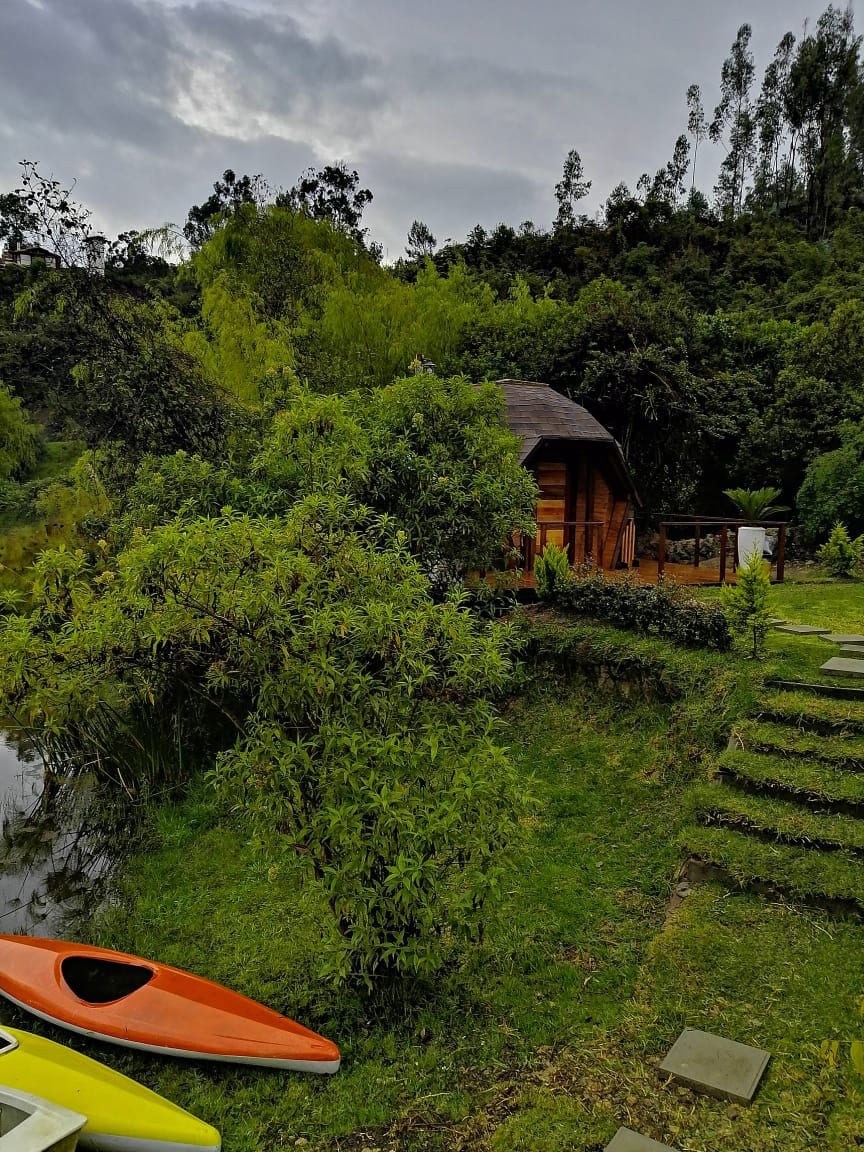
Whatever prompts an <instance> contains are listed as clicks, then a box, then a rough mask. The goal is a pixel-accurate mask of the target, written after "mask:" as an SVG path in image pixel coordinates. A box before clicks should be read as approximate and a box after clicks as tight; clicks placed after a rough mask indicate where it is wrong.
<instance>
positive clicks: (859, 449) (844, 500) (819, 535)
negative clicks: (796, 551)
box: [796, 424, 864, 543]
mask: <svg viewBox="0 0 864 1152" xmlns="http://www.w3.org/2000/svg"><path fill="white" fill-rule="evenodd" d="M841 438H842V440H843V443H842V445H841V447H839V448H836V449H835V450H834V451H833V452H826V453H825V454H824V455H822V456H817V457H816V459H815V460H813V461H812V463H811V464H810V466H809V467H808V469H807V475H806V476H805V477H804V483H803V484H802V485H801V488H800V490H799V492H798V498H797V500H796V505H797V508H798V518H799V520H800V523H801V529H802V531H803V533H804V536H805V537H806V539H807V540H808V541H810V542H811V543H813V542H815V541H816V540H820V539H824V537H825V536H826V535H828V533H829V532H830V531H831V529H832V528H833V527H834V525H835V524H836V523H837V522H838V521H842V522H843V523H844V524H846V525H847V526H848V528H849V531H850V533H851V534H856V533H859V532H864V424H857V425H856V424H846V425H844V427H843V428H842V429H841Z"/></svg>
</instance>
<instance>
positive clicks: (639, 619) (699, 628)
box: [553, 569, 732, 651]
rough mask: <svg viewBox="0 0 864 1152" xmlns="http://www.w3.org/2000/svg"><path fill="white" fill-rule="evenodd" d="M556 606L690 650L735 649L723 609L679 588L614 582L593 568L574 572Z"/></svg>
mask: <svg viewBox="0 0 864 1152" xmlns="http://www.w3.org/2000/svg"><path fill="white" fill-rule="evenodd" d="M553 602H554V603H555V604H556V605H557V606H558V607H560V608H562V609H563V610H564V611H566V612H570V613H572V614H573V615H575V616H585V617H590V618H592V619H594V620H608V621H609V623H611V624H617V625H618V627H620V628H631V629H633V631H635V632H642V633H645V634H647V635H653V636H663V637H665V638H666V639H667V640H671V641H672V642H673V643H675V644H682V645H684V646H685V647H698V648H716V649H719V650H721V651H722V650H725V649H727V648H729V647H730V646H731V644H732V637H731V634H730V631H729V624H728V621H727V620H726V617H725V616H724V615H723V613H722V612H721V611H720V609H719V608H713V607H711V606H709V605H707V604H700V603H699V601H698V600H694V599H693V598H692V597H691V596H688V595H687V593H686V592H685V591H684V590H683V589H682V588H679V587H678V586H676V585H674V584H666V583H663V582H661V583H659V584H638V583H637V582H636V580H635V578H634V577H632V576H622V577H620V578H615V579H609V578H608V577H606V576H604V575H603V574H602V573H601V572H598V571H596V570H594V569H590V570H587V571H584V572H571V573H570V575H569V577H568V579H567V580H566V582H565V583H563V584H561V585H560V586H559V587H558V588H557V589H556V592H555V595H554V597H553Z"/></svg>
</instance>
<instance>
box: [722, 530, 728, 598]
mask: <svg viewBox="0 0 864 1152" xmlns="http://www.w3.org/2000/svg"><path fill="white" fill-rule="evenodd" d="M728 536H729V529H728V528H727V526H726V525H725V524H724V525H723V526H722V527H721V529H720V583H721V584H725V583H726V549H727V547H728V545H729V539H728Z"/></svg>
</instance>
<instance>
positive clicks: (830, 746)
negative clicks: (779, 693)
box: [729, 720, 864, 772]
mask: <svg viewBox="0 0 864 1152" xmlns="http://www.w3.org/2000/svg"><path fill="white" fill-rule="evenodd" d="M729 746H730V747H739V748H746V749H748V750H750V751H751V752H767V753H776V754H777V755H781V756H800V757H802V758H806V759H810V760H818V761H819V762H820V763H822V764H830V765H833V766H834V767H836V768H837V769H839V770H840V771H845V772H864V736H858V735H848V736H847V735H840V734H836V735H830V736H824V735H822V734H821V733H819V732H807V731H801V730H800V729H798V728H792V727H790V726H789V725H788V724H782V723H776V722H773V721H768V720H742V721H739V722H738V723H737V724H736V725H735V727H734V728H733V730H732V735H731V736H730V739H729Z"/></svg>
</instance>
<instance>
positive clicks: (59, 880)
mask: <svg viewBox="0 0 864 1152" xmlns="http://www.w3.org/2000/svg"><path fill="white" fill-rule="evenodd" d="M93 793H94V788H93V781H92V780H87V779H86V778H79V779H76V780H75V781H74V782H73V783H72V784H68V783H67V784H66V785H65V786H64V787H63V788H62V789H60V790H58V789H57V788H52V787H51V786H50V781H49V786H48V787H46V776H45V771H44V766H43V763H42V761H41V759H40V758H39V756H38V755H37V754H36V752H35V751H34V750H33V749H32V747H29V746H28V742H27V740H26V738H25V737H23V736H19V735H17V734H15V733H11V732H2V731H0V820H2V839H0V932H27V933H30V934H32V935H39V936H55V935H63V932H64V928H65V927H66V926H68V925H69V924H70V923H71V922H73V921H75V920H78V919H81V918H82V917H83V916H84V915H86V914H87V913H88V912H91V911H92V910H93V908H94V907H95V906H96V904H98V903H99V901H100V900H101V898H102V894H103V890H104V882H105V880H106V877H107V863H108V857H107V855H106V852H105V848H106V837H105V834H104V829H102V828H99V827H98V826H97V824H96V822H95V821H94V819H93V809H94V804H93V799H94V796H93Z"/></svg>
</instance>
